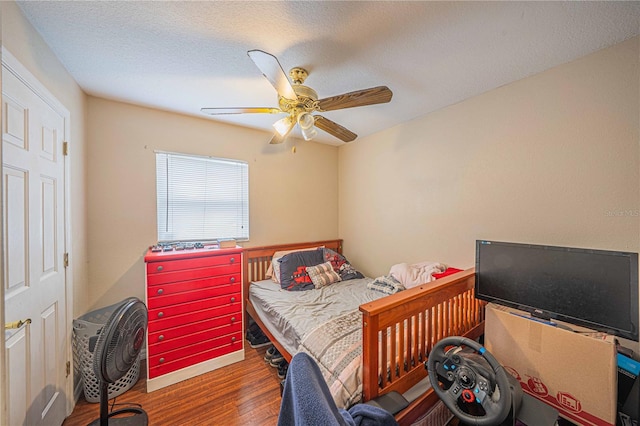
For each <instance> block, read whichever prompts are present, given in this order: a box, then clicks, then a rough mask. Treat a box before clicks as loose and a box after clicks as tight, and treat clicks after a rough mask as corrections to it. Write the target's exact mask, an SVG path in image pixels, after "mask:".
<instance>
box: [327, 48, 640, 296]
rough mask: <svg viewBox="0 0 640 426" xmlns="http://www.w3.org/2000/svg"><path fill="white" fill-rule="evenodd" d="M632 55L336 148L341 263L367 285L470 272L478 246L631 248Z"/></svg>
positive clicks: (532, 80)
mask: <svg viewBox="0 0 640 426" xmlns="http://www.w3.org/2000/svg"><path fill="white" fill-rule="evenodd" d="M639 53H640V45H639V39H638V38H637V37H636V38H634V39H631V40H628V41H626V42H624V43H621V44H619V45H616V46H613V47H611V48H608V49H604V50H602V51H599V52H596V53H594V54H591V55H589V56H586V57H584V58H581V59H578V60H576V61H573V62H570V63H568V64H565V65H562V66H559V67H556V68H553V69H551V70H548V71H546V72H543V73H540V74H537V75H534V76H532V77H529V78H526V79H523V80H520V81H517V82H515V83H512V84H509V85H506V86H503V87H501V88H498V89H496V90H492V91H490V92H487V93H485V94H482V95H480V96H477V97H474V98H472V99H469V100H466V101H464V102H461V103H459V104H456V105H452V106H449V107H447V108H444V109H442V110H440V111H437V112H434V113H432V114H429V115H428V116H426V117H422V118H419V119H416V120H413V121H410V122H408V123H406V124H403V125H399V126H396V127H394V128H392V129H389V130H387V131H383V132H380V133H378V134H375V135H372V136H369V137H367V138H362V139H360V140H357V141H355V142H353V143H351V144H349V145H345V146H342V147H341V148H340V149H339V162H340V164H339V173H340V178H339V183H340V195H339V203H340V207H339V211H340V225H339V226H340V237H341V238H344V240H345V254H346V255H347V257H348V258H349V259H351V260H352V262H353V263H354V264H356V265H357V266H358V267H359V268H360V269H361V270H362V271H363V272H365V273H366V274H368V275H370V276H374V277H375V276H379V275H384V274H387V273H388V271H389V267H390V266H391V265H392V264H394V263H398V262H413V261H421V260H436V261H442V262H445V263H448V264H451V265H453V266H457V267H461V268H467V267H471V266H473V265H474V261H475V245H474V244H475V240H476V239H491V240H504V241H515V242H529V243H539V244H549V245H561V246H575V247H588V248H600V249H611V250H623V251H634V252H638V251H639V249H640V234H639V232H638V230H639V229H640V217H638V216H639V213H638V212H639V211H640V175H639V169H640V158H639V156H640V145H639V139H640V137H639V127H640V126H639V124H640V123H639V118H640V107H639V103H640V102H639V99H640V97H639V94H640V84H639V83H640V64H639V62H640V61H639V58H640V56H639ZM392 102H393V101H392ZM577 297H579V295H577Z"/></svg>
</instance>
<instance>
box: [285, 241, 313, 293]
mask: <svg viewBox="0 0 640 426" xmlns="http://www.w3.org/2000/svg"><path fill="white" fill-rule="evenodd" d="M322 255H323V252H322V249H321V248H319V249H317V250H307V251H296V252H294V253H289V254H287V255H285V256H283V257H281V258H280V260H278V262H280V287H282V288H283V289H285V290H289V291H301V290H311V289H313V288H315V286H314V285H313V281H311V277H310V276H309V274H308V273H307V266H316V265H319V264H321V263H324V258H323V256H322Z"/></svg>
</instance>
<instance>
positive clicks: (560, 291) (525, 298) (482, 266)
mask: <svg viewBox="0 0 640 426" xmlns="http://www.w3.org/2000/svg"><path fill="white" fill-rule="evenodd" d="M475 294H476V297H477V298H478V299H482V300H486V301H489V302H494V303H498V304H501V305H506V306H509V307H512V308H516V309H520V310H523V311H527V312H529V313H530V314H531V315H533V316H536V317H539V318H543V319H545V320H552V319H557V320H559V321H564V322H568V323H573V324H577V325H581V326H584V327H587V328H590V329H594V330H598V331H604V332H607V333H610V334H614V335H617V336H621V337H624V338H627V339H631V340H635V341H638V254H637V253H628V252H618V251H605V250H592V249H580V248H570V247H554V246H543V245H534V244H520V243H508V242H499V241H485V240H478V241H476V283H475Z"/></svg>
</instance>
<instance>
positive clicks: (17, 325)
mask: <svg viewBox="0 0 640 426" xmlns="http://www.w3.org/2000/svg"><path fill="white" fill-rule="evenodd" d="M25 324H31V318H27V319H24V320H18V321H13V322H8V323H6V324H5V325H4V329H5V330H10V329H14V328H20V327H22V326H23V325H25Z"/></svg>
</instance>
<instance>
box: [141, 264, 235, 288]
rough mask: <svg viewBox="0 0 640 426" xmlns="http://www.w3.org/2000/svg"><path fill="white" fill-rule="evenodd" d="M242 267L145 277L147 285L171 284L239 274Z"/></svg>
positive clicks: (175, 272)
mask: <svg viewBox="0 0 640 426" xmlns="http://www.w3.org/2000/svg"><path fill="white" fill-rule="evenodd" d="M241 268H242V265H240V264H239V263H238V264H237V265H222V266H209V267H206V268H198V269H188V270H184V271H171V272H163V273H161V274H149V275H147V284H148V285H158V284H166V283H172V282H176V281H188V280H196V279H199V278H207V277H217V276H220V275H231V274H239V273H240V270H241Z"/></svg>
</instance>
